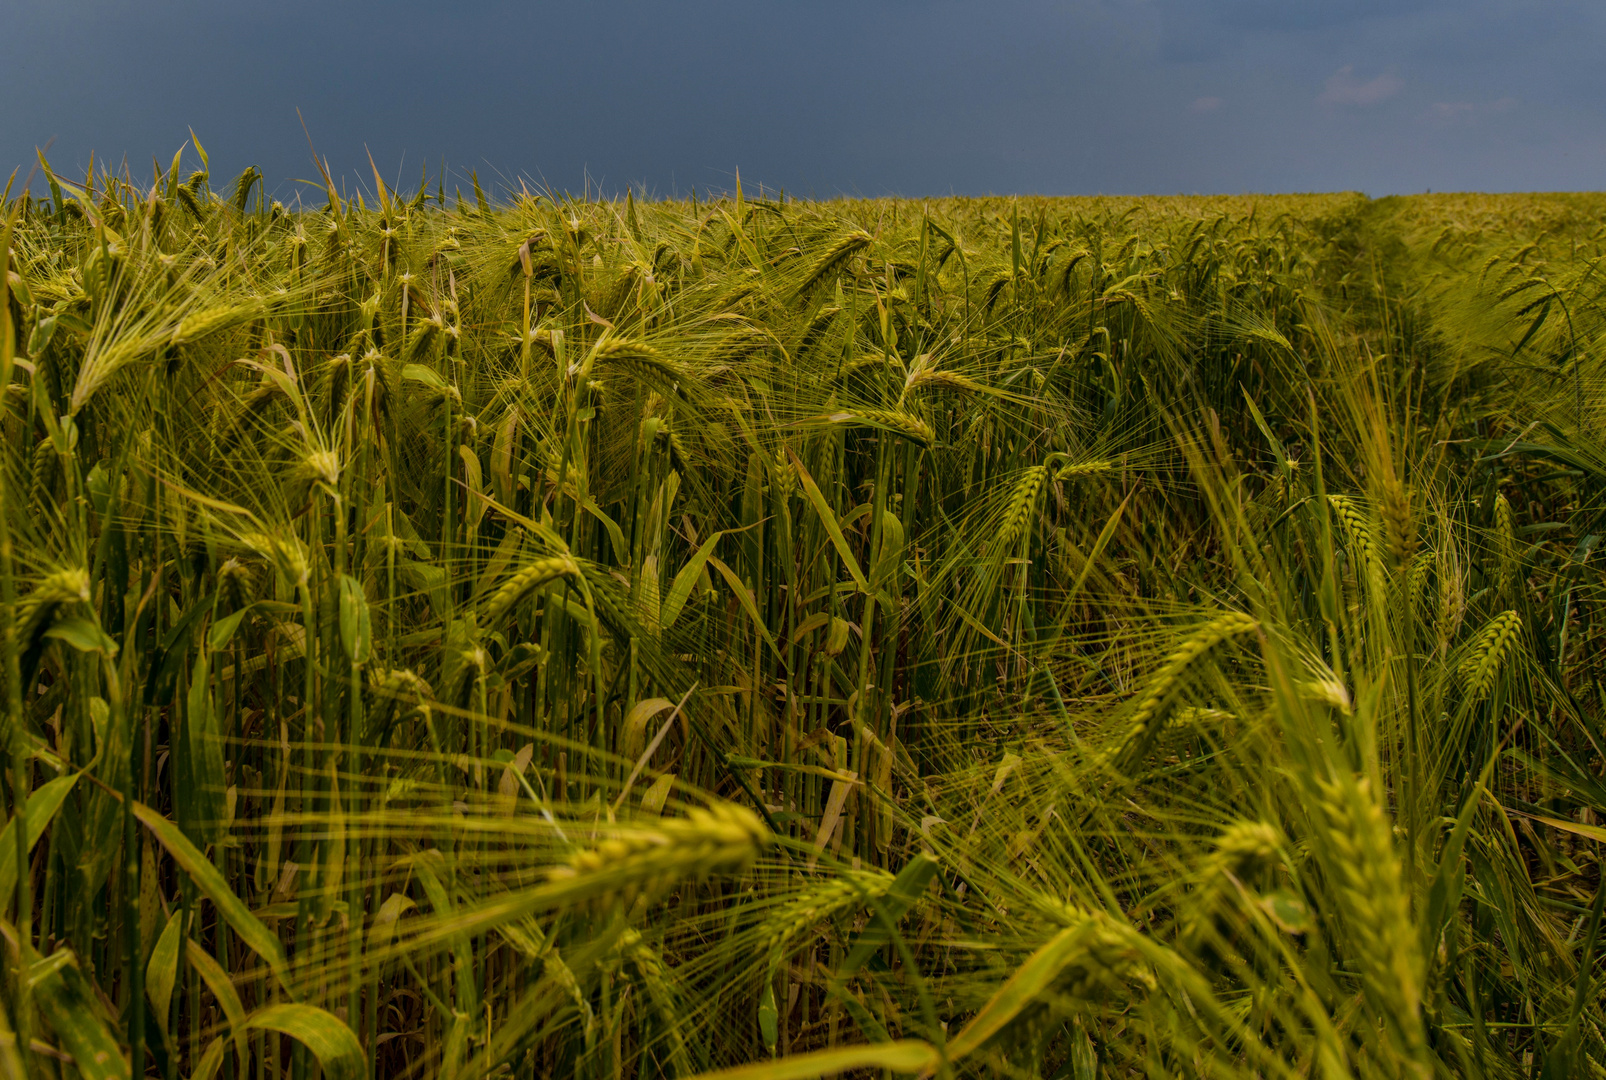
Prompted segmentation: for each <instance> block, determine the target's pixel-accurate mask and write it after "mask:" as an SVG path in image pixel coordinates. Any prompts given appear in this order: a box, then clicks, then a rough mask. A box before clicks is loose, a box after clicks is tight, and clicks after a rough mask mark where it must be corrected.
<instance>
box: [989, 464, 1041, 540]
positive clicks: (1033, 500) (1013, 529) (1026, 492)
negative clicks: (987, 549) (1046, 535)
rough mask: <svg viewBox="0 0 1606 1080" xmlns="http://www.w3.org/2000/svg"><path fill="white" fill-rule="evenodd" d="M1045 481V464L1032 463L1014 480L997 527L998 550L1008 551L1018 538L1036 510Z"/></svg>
mask: <svg viewBox="0 0 1606 1080" xmlns="http://www.w3.org/2000/svg"><path fill="white" fill-rule="evenodd" d="M1047 482H1048V466H1047V465H1034V466H1032V467H1031V468H1029V469H1027V470H1026V471H1025V472H1024V473H1022V474H1021V478H1020V479H1019V480H1017V481H1015V488H1014V490H1013V491H1011V492H1010V493H1009V502H1008V504H1007V505H1006V506H1005V508H1004V520H1003V521H1002V522H1001V523H1000V524H999V527H998V541H997V543H998V550H1000V551H1004V552H1008V551H1010V550H1011V546H1012V545H1013V544H1014V542H1015V541H1016V540H1018V539H1020V536H1021V534H1022V533H1023V532H1024V531H1025V529H1026V528H1027V522H1028V521H1030V520H1031V518H1032V516H1033V515H1034V514H1035V512H1036V510H1037V497H1038V496H1039V495H1041V494H1042V492H1043V486H1044V485H1045V484H1046V483H1047Z"/></svg>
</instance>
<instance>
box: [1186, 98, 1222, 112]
mask: <svg viewBox="0 0 1606 1080" xmlns="http://www.w3.org/2000/svg"><path fill="white" fill-rule="evenodd" d="M1219 108H1221V99H1220V98H1218V97H1202V98H1194V99H1193V101H1192V102H1191V103H1190V104H1189V105H1188V111H1189V112H1191V113H1207V112H1215V111H1216V110H1217V109H1219Z"/></svg>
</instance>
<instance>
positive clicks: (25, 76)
mask: <svg viewBox="0 0 1606 1080" xmlns="http://www.w3.org/2000/svg"><path fill="white" fill-rule="evenodd" d="M1603 46H1606V4H1602V3H1600V2H1599V0H1588V2H1586V0H1344V2H1341V0H1304V2H1301V0H1061V2H1048V0H974V2H965V3H959V2H942V0H933V2H924V0H854V2H840V0H809V2H788V3H782V2H778V0H748V2H745V3H737V2H727V0H658V2H655V3H641V2H635V0H614V2H609V3H588V2H586V0H564V2H563V3H560V4H542V3H534V2H529V0H526V2H523V3H513V2H502V0H431V2H428V3H425V2H420V0H393V2H390V3H375V2H353V0H324V2H311V0H271V2H268V3H261V2H258V3H252V4H247V3H238V2H234V0H210V2H206V3H199V2H189V0H139V2H133V0H0V102H3V103H4V112H3V113H0V116H3V119H0V162H3V163H4V164H5V171H8V172H9V170H10V167H11V166H13V165H23V166H26V165H27V164H28V163H30V162H31V161H32V159H33V151H34V147H35V146H39V145H43V144H45V143H47V142H50V141H51V140H53V144H52V146H51V149H50V158H51V161H52V163H53V164H54V165H55V166H56V167H57V168H58V170H60V171H62V172H74V171H76V172H79V173H80V174H81V170H82V168H83V166H84V165H86V164H87V163H88V160H89V154H90V152H91V151H93V152H94V153H95V155H96V158H97V160H105V159H108V158H109V159H111V160H113V161H121V160H122V159H123V158H124V157H125V156H126V158H127V160H128V161H129V163H130V165H131V167H132V168H133V169H134V170H135V171H136V173H138V174H139V175H141V176H142V177H149V175H150V168H151V159H152V157H153V156H155V157H158V158H160V159H161V160H162V162H163V163H164V165H165V163H166V162H168V161H170V160H171V158H172V156H173V153H174V152H175V151H176V150H177V149H178V148H179V147H180V146H181V145H183V143H184V142H185V140H186V139H187V138H188V134H189V128H191V127H193V128H194V129H195V132H196V134H197V135H199V137H200V139H201V140H202V142H203V143H204V145H205V146H206V148H207V150H208V151H209V152H210V154H211V157H212V172H213V175H214V178H215V182H217V181H221V180H223V179H226V178H227V177H229V176H232V175H233V174H235V173H237V172H238V171H239V170H240V169H241V168H243V167H245V166H246V165H250V164H255V165H258V166H260V167H261V168H262V170H263V171H264V172H265V173H266V174H267V177H268V181H269V187H270V189H271V190H272V191H273V192H274V193H275V194H276V195H277V196H278V197H280V198H282V199H289V198H291V197H293V195H294V193H295V192H296V190H297V188H296V185H295V184H294V183H293V182H292V181H293V180H294V179H296V178H305V177H308V176H311V175H312V174H313V167H312V164H311V154H310V152H309V150H308V147H307V140H306V136H305V135H304V134H303V133H302V128H301V123H300V121H299V120H298V119H297V116H296V110H297V109H298V108H299V109H300V110H301V114H302V115H303V116H304V117H305V118H306V123H307V127H308V129H309V130H310V132H311V135H312V138H313V141H314V144H315V145H316V147H317V149H318V152H319V153H320V154H322V155H324V156H326V157H327V158H328V159H329V162H330V165H331V167H332V168H333V169H334V171H335V172H336V173H337V174H339V175H341V176H343V177H345V178H346V179H347V181H348V182H349V183H351V184H353V185H355V184H359V183H361V173H360V172H359V169H361V170H362V171H366V170H367V158H366V156H365V148H366V150H367V151H371V152H372V154H373V157H374V160H375V161H376V162H378V163H379V165H380V168H381V171H382V172H383V173H384V174H385V176H386V177H387V180H389V181H391V182H396V181H397V180H400V181H401V182H402V184H403V186H405V187H408V188H411V187H413V186H415V185H416V183H417V178H418V175H419V171H420V169H421V168H422V167H423V166H424V165H426V164H427V165H428V166H429V170H430V175H431V177H432V180H431V184H432V186H433V177H434V176H435V175H436V173H437V171H438V169H439V167H440V165H441V163H442V162H443V161H444V162H445V164H446V165H447V166H448V168H449V169H450V170H452V174H453V175H454V176H456V175H460V174H461V175H466V173H467V170H469V169H471V168H473V169H477V170H479V173H480V175H481V178H482V179H483V180H486V181H488V182H490V183H493V184H495V185H497V186H506V185H507V184H509V183H514V184H516V183H517V179H518V178H519V177H525V178H528V179H529V180H531V181H533V182H536V183H545V184H548V185H550V186H552V187H554V188H557V189H568V190H579V189H580V188H581V187H582V185H584V184H585V183H586V182H587V178H589V180H590V182H591V184H592V185H593V187H596V186H598V185H600V186H601V187H602V188H603V189H604V190H607V191H620V190H622V189H624V188H625V187H626V186H636V187H637V188H638V189H639V188H641V187H643V186H644V187H645V188H646V189H647V191H649V192H652V193H657V194H669V193H671V192H674V191H679V192H685V191H687V190H688V189H689V188H690V187H691V186H692V185H696V186H697V187H698V188H699V189H707V188H709V187H714V188H727V187H729V186H730V185H731V183H732V181H733V179H734V173H735V170H737V169H740V170H741V174H742V179H743V186H744V187H756V186H757V185H758V184H759V183H760V182H762V183H763V184H765V185H766V186H767V187H784V188H785V189H787V190H788V191H789V192H792V193H795V194H799V195H810V194H813V195H818V196H829V195H837V194H844V193H846V194H864V195H881V194H903V195H915V196H918V195H934V194H946V193H948V192H956V193H960V194H982V193H988V192H994V193H1044V194H1077V193H1098V192H1106V193H1114V192H1121V193H1170V192H1239V191H1291V190H1340V189H1359V190H1362V191H1366V192H1368V193H1370V194H1373V195H1379V194H1387V193H1393V192H1411V191H1421V190H1423V189H1424V188H1433V189H1435V190H1487V191H1505V190H1558V189H1559V190H1574V189H1597V188H1603V187H1606V61H1603V57H1606V48H1603ZM186 161H187V162H189V163H191V164H195V163H197V162H196V159H195V158H194V156H193V154H190V155H189V156H188V157H187V158H186ZM367 186H370V187H371V186H372V184H371V180H370V181H369V183H368V185H367ZM450 187H451V181H448V189H450Z"/></svg>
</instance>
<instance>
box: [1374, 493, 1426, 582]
mask: <svg viewBox="0 0 1606 1080" xmlns="http://www.w3.org/2000/svg"><path fill="white" fill-rule="evenodd" d="M1379 513H1380V516H1381V517H1382V518H1383V535H1384V537H1385V538H1386V541H1387V545H1388V553H1389V557H1390V558H1391V559H1393V560H1394V565H1395V567H1397V568H1406V567H1409V566H1410V565H1411V560H1412V558H1414V557H1415V555H1416V551H1417V547H1418V544H1419V538H1418V537H1417V532H1416V522H1415V520H1414V519H1413V517H1412V513H1411V496H1410V493H1409V492H1408V491H1407V490H1406V488H1405V485H1403V484H1401V483H1400V482H1399V480H1397V479H1396V478H1395V477H1394V476H1393V475H1392V474H1390V475H1388V476H1386V477H1385V478H1384V481H1383V501H1382V506H1381V507H1380V508H1379Z"/></svg>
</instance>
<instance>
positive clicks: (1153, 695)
mask: <svg viewBox="0 0 1606 1080" xmlns="http://www.w3.org/2000/svg"><path fill="white" fill-rule="evenodd" d="M1259 629H1260V623H1259V622H1258V621H1257V620H1255V619H1254V618H1252V617H1251V616H1248V615H1245V614H1243V613H1241V612H1236V611H1229V612H1227V613H1225V614H1222V615H1218V616H1217V617H1216V618H1214V619H1212V620H1210V621H1209V622H1207V623H1205V624H1204V625H1203V626H1201V627H1199V628H1198V629H1197V630H1195V631H1194V632H1193V633H1192V634H1190V635H1188V637H1187V638H1185V639H1184V640H1183V641H1182V643H1181V644H1180V645H1178V646H1177V648H1176V649H1175V650H1174V651H1173V652H1172V653H1171V655H1170V656H1167V657H1166V659H1165V663H1164V664H1162V665H1161V666H1160V670H1159V671H1158V672H1156V673H1155V675H1154V677H1153V678H1152V679H1151V680H1150V681H1149V683H1148V685H1147V686H1146V687H1145V688H1144V690H1143V692H1142V694H1141V696H1139V698H1138V701H1137V706H1136V707H1135V708H1134V709H1133V710H1132V713H1131V716H1130V720H1129V724H1130V731H1129V734H1128V735H1127V737H1126V738H1125V739H1124V740H1123V741H1122V742H1121V743H1120V744H1118V745H1117V746H1115V747H1112V748H1111V749H1110V750H1108V751H1106V753H1105V754H1104V755H1102V756H1101V759H1100V760H1101V761H1102V762H1103V763H1104V764H1107V765H1109V766H1111V767H1112V768H1114V769H1115V770H1116V772H1117V773H1121V774H1124V773H1126V772H1128V771H1129V770H1130V769H1131V768H1132V766H1133V765H1135V764H1136V763H1137V761H1138V760H1139V759H1141V757H1142V756H1143V755H1144V754H1145V753H1147V752H1148V748H1149V746H1150V744H1151V743H1152V742H1153V739H1154V736H1155V734H1156V733H1157V732H1158V731H1159V729H1160V726H1161V725H1163V724H1164V722H1165V718H1166V713H1167V712H1168V711H1169V709H1170V707H1171V705H1172V701H1173V697H1174V695H1175V693H1176V691H1177V690H1178V689H1179V688H1180V687H1181V685H1182V683H1183V680H1184V678H1185V677H1186V675H1187V673H1188V670H1189V669H1190V668H1191V667H1192V666H1193V664H1194V663H1195V662H1197V661H1198V659H1199V658H1200V657H1202V656H1203V655H1205V654H1206V653H1207V652H1209V651H1210V650H1211V649H1213V648H1215V647H1216V646H1217V645H1220V644H1221V643H1222V642H1224V641H1228V640H1231V639H1233V638H1236V637H1240V636H1242V635H1244V634H1251V633H1254V632H1255V631H1257V630H1259Z"/></svg>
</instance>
